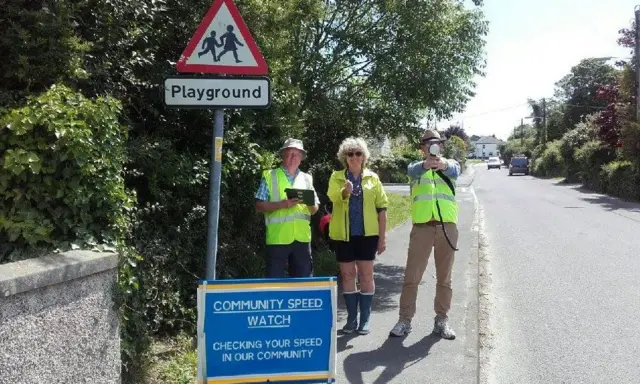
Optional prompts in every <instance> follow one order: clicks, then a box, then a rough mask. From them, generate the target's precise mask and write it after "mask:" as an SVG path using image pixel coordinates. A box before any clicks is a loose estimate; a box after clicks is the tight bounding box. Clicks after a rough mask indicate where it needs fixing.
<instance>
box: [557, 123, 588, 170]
mask: <svg viewBox="0 0 640 384" xmlns="http://www.w3.org/2000/svg"><path fill="white" fill-rule="evenodd" d="M596 136H597V127H596V125H595V124H594V123H593V121H592V120H588V121H586V122H581V123H578V124H577V125H576V127H575V128H574V129H572V130H570V131H568V132H567V133H565V134H564V136H562V140H560V143H561V144H560V152H561V154H562V160H563V162H564V167H565V169H564V174H565V175H566V177H567V181H569V182H574V181H578V180H580V172H581V165H580V163H579V162H578V161H577V160H576V151H577V150H578V149H579V148H581V147H582V146H583V145H585V144H586V143H587V142H589V141H590V140H595V139H596Z"/></svg>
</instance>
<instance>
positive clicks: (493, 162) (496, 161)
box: [487, 157, 502, 169]
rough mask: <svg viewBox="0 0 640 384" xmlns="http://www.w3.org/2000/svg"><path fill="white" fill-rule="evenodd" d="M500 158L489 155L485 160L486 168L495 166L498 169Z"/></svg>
mask: <svg viewBox="0 0 640 384" xmlns="http://www.w3.org/2000/svg"><path fill="white" fill-rule="evenodd" d="M501 165H502V164H500V159H499V158H497V157H490V158H489V161H487V169H491V168H497V169H500V166H501Z"/></svg>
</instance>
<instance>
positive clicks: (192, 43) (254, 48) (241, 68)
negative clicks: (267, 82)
mask: <svg viewBox="0 0 640 384" xmlns="http://www.w3.org/2000/svg"><path fill="white" fill-rule="evenodd" d="M223 4H224V5H226V6H227V9H228V10H229V13H230V14H231V17H232V18H233V21H234V22H235V24H236V26H237V27H238V31H239V32H240V34H241V35H242V38H243V39H244V41H245V44H246V45H247V48H249V52H251V55H253V58H254V60H255V62H256V64H257V65H256V66H248V65H219V64H214V63H212V64H187V60H189V58H190V57H191V55H192V54H193V52H194V51H195V50H196V48H197V47H198V43H200V40H201V39H202V36H204V34H205V33H206V32H207V29H208V28H209V25H211V22H212V21H213V19H214V18H215V17H216V15H217V14H218V11H219V10H220V8H221V7H222V5H223ZM176 69H177V70H178V72H182V73H212V74H224V75H254V76H261V75H266V74H267V73H268V72H269V67H268V66H267V62H266V61H265V59H264V56H262V53H261V52H260V48H258V44H256V42H255V40H254V39H253V36H252V35H251V31H249V28H248V27H247V24H246V23H245V22H244V20H243V18H242V15H240V11H239V10H238V8H237V7H236V5H235V4H234V3H233V1H232V0H215V1H214V2H213V4H212V5H211V7H210V8H209V10H208V11H207V13H206V14H205V15H204V18H203V19H202V21H201V22H200V25H198V28H197V29H196V31H195V33H194V34H193V37H191V40H189V43H187V47H186V48H185V49H184V51H183V52H182V55H180V59H179V60H178V63H177V64H176Z"/></svg>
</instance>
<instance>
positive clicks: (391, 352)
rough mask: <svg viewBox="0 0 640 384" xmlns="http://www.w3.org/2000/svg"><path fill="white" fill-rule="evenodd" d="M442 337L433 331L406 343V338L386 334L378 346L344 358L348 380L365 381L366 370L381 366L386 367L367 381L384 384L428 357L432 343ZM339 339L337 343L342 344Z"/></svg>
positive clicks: (373, 383)
mask: <svg viewBox="0 0 640 384" xmlns="http://www.w3.org/2000/svg"><path fill="white" fill-rule="evenodd" d="M438 341H440V337H439V336H436V335H433V334H430V335H427V336H425V337H423V338H422V339H421V340H420V341H418V342H416V343H415V344H413V345H410V346H404V345H403V343H404V338H387V339H386V340H385V342H384V343H383V344H382V345H381V346H380V347H379V348H378V349H376V350H373V351H367V352H359V353H354V354H351V355H349V356H347V357H346V358H345V359H344V362H343V365H344V373H345V376H346V379H347V380H346V382H348V383H351V384H364V383H365V381H364V379H363V377H362V374H363V373H364V372H370V371H373V370H375V369H376V368H378V367H384V370H383V371H382V373H380V375H379V376H378V377H377V378H376V379H375V380H374V381H373V382H371V381H369V382H367V384H384V383H388V382H389V381H391V380H392V379H393V378H394V377H396V376H398V375H399V374H400V373H402V371H403V370H404V369H406V368H407V367H408V366H411V365H413V364H415V363H417V362H419V361H420V360H422V359H424V358H425V357H427V355H428V354H429V351H430V350H431V347H432V346H433V345H434V344H435V343H437V342H438ZM340 343H341V342H340V339H338V345H340Z"/></svg>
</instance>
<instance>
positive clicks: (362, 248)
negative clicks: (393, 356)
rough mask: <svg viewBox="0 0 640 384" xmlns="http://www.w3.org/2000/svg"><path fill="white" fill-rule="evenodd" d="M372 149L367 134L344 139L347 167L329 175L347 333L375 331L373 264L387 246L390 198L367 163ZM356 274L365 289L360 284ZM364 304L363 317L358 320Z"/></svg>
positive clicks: (342, 155)
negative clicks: (371, 324)
mask: <svg viewBox="0 0 640 384" xmlns="http://www.w3.org/2000/svg"><path fill="white" fill-rule="evenodd" d="M368 158H369V150H368V148H367V144H366V142H365V141H364V140H363V139H361V138H348V139H346V140H344V141H343V142H342V144H340V149H339V150H338V159H339V160H340V162H341V163H342V164H343V165H344V166H345V169H343V170H340V171H335V172H333V174H332V175H331V178H330V179H329V190H328V191H327V196H328V197H329V199H330V200H331V202H332V203H333V212H332V215H331V223H330V224H329V237H330V238H331V240H333V241H334V244H335V246H336V247H335V249H336V258H337V260H338V262H339V264H340V275H341V277H342V290H343V295H344V300H345V303H346V306H347V324H346V325H345V326H344V327H343V328H342V331H343V332H344V333H352V332H353V331H356V330H357V331H358V333H360V334H362V335H366V334H368V333H369V329H370V327H369V317H370V315H371V300H372V299H373V293H374V292H375V284H374V281H373V264H374V260H375V258H376V254H381V253H382V252H384V250H385V247H386V245H385V235H386V226H387V212H386V209H387V205H388V199H387V195H386V193H385V192H384V188H383V187H382V183H381V182H380V179H379V178H378V175H377V174H375V173H374V172H373V171H371V170H369V169H367V168H366V164H367V160H368ZM356 275H357V276H358V280H359V281H360V291H358V289H357V288H356ZM358 308H359V309H360V322H359V324H358V319H357V317H358Z"/></svg>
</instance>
